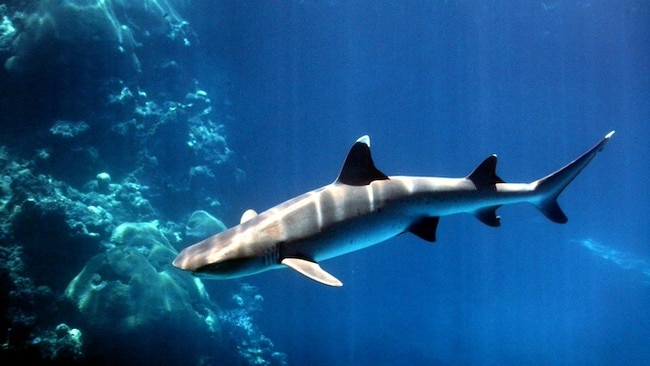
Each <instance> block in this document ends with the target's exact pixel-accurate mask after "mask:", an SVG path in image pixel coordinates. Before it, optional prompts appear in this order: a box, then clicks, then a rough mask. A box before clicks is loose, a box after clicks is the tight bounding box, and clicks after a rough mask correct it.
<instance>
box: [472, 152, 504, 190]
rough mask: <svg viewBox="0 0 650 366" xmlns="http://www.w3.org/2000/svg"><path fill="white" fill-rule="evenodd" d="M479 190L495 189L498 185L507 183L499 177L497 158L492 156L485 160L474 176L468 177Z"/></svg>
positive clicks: (473, 173) (475, 170) (474, 172)
mask: <svg viewBox="0 0 650 366" xmlns="http://www.w3.org/2000/svg"><path fill="white" fill-rule="evenodd" d="M467 179H469V180H471V181H472V183H474V185H475V186H476V188H477V189H486V188H493V187H494V185H495V184H497V183H505V182H504V181H503V180H502V179H501V178H499V176H497V156H496V155H491V156H489V157H488V158H487V159H485V160H483V162H482V163H481V164H479V166H477V167H476V169H474V171H473V172H472V174H470V175H469V176H467Z"/></svg>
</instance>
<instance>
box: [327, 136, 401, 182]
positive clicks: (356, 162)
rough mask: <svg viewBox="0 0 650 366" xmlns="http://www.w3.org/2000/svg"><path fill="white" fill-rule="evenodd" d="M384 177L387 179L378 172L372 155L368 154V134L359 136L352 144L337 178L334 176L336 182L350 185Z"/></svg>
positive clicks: (385, 177)
mask: <svg viewBox="0 0 650 366" xmlns="http://www.w3.org/2000/svg"><path fill="white" fill-rule="evenodd" d="M384 179H388V176H386V174H384V173H382V172H380V171H379V169H377V168H376V167H375V163H374V162H373V161H372V156H371V155H370V137H368V135H365V136H362V137H360V138H359V139H358V140H357V142H355V143H354V145H352V148H350V152H349V153H348V156H347V157H346V158H345V162H344V163H343V167H342V168H341V172H340V173H339V176H338V178H336V183H342V184H347V185H350V186H365V185H368V184H370V182H372V181H373V180H384Z"/></svg>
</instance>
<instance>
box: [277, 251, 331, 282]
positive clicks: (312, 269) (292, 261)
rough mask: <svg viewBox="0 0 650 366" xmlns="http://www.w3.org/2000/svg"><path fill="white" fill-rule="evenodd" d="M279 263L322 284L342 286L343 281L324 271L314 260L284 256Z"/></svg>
mask: <svg viewBox="0 0 650 366" xmlns="http://www.w3.org/2000/svg"><path fill="white" fill-rule="evenodd" d="M280 263H282V264H284V265H285V266H287V267H289V268H291V269H293V270H296V271H298V272H299V273H300V274H302V275H304V276H307V277H309V278H311V279H312V280H314V281H317V282H320V283H322V284H324V285H328V286H336V287H339V286H343V283H342V282H341V281H339V280H338V278H336V277H334V276H332V275H331V274H329V273H327V272H325V270H324V269H322V268H321V267H320V266H319V265H318V263H316V262H312V261H310V260H306V259H302V258H284V259H283V260H282V261H281V262H280Z"/></svg>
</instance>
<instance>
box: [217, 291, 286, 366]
mask: <svg viewBox="0 0 650 366" xmlns="http://www.w3.org/2000/svg"><path fill="white" fill-rule="evenodd" d="M263 301H264V298H263V297H262V295H260V294H259V293H258V292H257V288H256V287H255V286H251V285H248V284H242V285H241V288H240V289H239V291H238V292H237V293H235V294H233V295H232V298H231V304H232V305H234V307H233V308H230V309H226V310H224V311H222V312H221V316H220V319H221V321H222V323H223V329H224V332H227V333H228V334H229V335H230V338H229V339H231V340H232V341H234V344H233V346H234V347H235V348H236V349H237V351H238V352H239V354H240V355H241V356H242V357H243V358H244V359H245V360H246V362H247V363H248V364H249V365H265V366H270V365H274V366H276V365H277V366H280V365H286V364H287V356H286V355H285V354H284V353H281V352H275V351H274V350H273V342H271V340H270V339H269V338H267V337H265V336H264V334H262V333H261V332H260V330H259V329H258V327H257V326H256V325H255V323H254V321H253V318H254V316H255V315H256V314H258V313H260V312H261V311H262V302H263Z"/></svg>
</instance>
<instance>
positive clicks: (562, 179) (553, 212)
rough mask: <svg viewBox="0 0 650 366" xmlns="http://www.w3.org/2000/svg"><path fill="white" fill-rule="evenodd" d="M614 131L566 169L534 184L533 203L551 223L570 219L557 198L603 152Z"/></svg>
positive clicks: (561, 222) (564, 221) (560, 222)
mask: <svg viewBox="0 0 650 366" xmlns="http://www.w3.org/2000/svg"><path fill="white" fill-rule="evenodd" d="M613 134H614V131H612V132H610V133H608V134H607V135H605V137H603V139H602V140H600V142H598V143H597V144H596V146H594V147H592V148H591V149H590V150H589V151H587V152H586V153H584V154H582V156H580V157H579V158H577V159H576V160H574V161H572V162H571V163H569V164H568V165H567V166H565V167H564V168H562V169H560V170H558V171H556V172H555V173H553V174H550V175H548V176H546V177H544V178H542V179H539V180H537V181H535V182H533V183H532V184H534V185H535V193H537V194H536V195H535V197H536V199H535V200H534V201H532V203H533V204H534V205H535V206H536V207H537V208H538V209H539V210H540V211H541V212H542V213H543V214H544V216H546V217H548V218H549V219H550V220H551V221H553V222H557V223H559V224H564V223H566V222H567V221H569V219H568V218H567V216H566V215H565V214H564V212H563V211H562V209H561V208H560V205H558V203H557V197H558V196H559V195H560V193H562V191H563V190H564V188H566V187H567V186H568V185H569V183H571V182H572V181H573V179H575V177H576V176H577V175H578V174H580V172H581V171H582V170H583V169H584V168H585V167H586V166H587V164H589V162H590V161H591V159H593V158H594V156H596V154H597V153H598V152H599V151H602V150H603V148H604V147H605V144H607V141H609V139H610V138H611V137H612V135H613Z"/></svg>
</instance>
